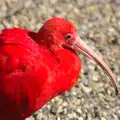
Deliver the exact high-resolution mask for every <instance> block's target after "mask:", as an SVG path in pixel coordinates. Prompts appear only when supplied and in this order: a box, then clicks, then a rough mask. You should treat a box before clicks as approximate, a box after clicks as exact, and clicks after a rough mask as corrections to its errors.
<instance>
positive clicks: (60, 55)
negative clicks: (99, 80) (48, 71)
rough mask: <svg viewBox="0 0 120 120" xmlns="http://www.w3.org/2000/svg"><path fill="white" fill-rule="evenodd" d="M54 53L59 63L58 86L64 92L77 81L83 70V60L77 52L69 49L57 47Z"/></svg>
mask: <svg viewBox="0 0 120 120" xmlns="http://www.w3.org/2000/svg"><path fill="white" fill-rule="evenodd" d="M54 53H55V57H56V60H57V61H58V63H59V69H57V70H58V71H57V73H58V75H57V76H56V79H57V81H56V86H57V88H59V89H58V90H59V92H60V93H63V92H65V91H66V90H68V89H70V88H71V87H72V86H73V85H74V84H75V83H76V82H77V80H78V76H79V73H80V70H81V61H80V58H79V56H78V55H77V54H76V53H74V52H73V51H70V50H68V49H64V48H61V49H60V48H59V49H58V48H56V49H54Z"/></svg>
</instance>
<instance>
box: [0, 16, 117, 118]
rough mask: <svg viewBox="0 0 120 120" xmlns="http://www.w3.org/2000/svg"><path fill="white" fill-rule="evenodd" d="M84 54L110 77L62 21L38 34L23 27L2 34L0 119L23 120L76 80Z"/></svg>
mask: <svg viewBox="0 0 120 120" xmlns="http://www.w3.org/2000/svg"><path fill="white" fill-rule="evenodd" d="M78 53H81V54H83V55H85V56H87V57H89V58H90V59H92V60H93V61H95V62H96V63H97V64H98V65H99V66H100V67H101V68H102V69H103V70H104V71H105V72H106V73H107V74H108V75H109V76H110V78H111V81H112V82H113V85H114V87H115V90H116V92H118V86H117V83H116V80H115V77H114V75H113V73H112V72H111V70H110V69H109V67H108V66H107V65H106V64H105V62H104V61H103V60H102V59H101V58H99V57H98V55H97V54H95V53H94V52H93V51H92V50H91V49H90V48H88V46H87V45H86V44H85V43H84V42H83V41H82V40H81V39H80V37H79V36H78V33H77V30H76V28H75V26H74V25H73V24H72V23H70V22H69V21H67V20H65V19H63V18H58V17H55V18H51V19H49V20H47V21H46V22H45V24H44V25H43V26H42V27H41V29H40V30H39V31H38V32H32V31H30V30H24V29H21V28H12V29H5V30H3V31H2V33H1V34H0V120H24V119H25V118H26V117H28V116H30V115H31V114H33V113H34V112H35V111H37V110H38V109H40V108H41V107H42V106H43V105H44V104H45V103H46V102H47V101H49V100H50V99H52V98H53V97H55V96H57V95H59V94H61V93H64V92H65V91H66V90H69V89H70V88H71V87H72V86H73V85H74V84H75V83H76V81H77V79H78V76H79V73H80V70H81V61H80V59H79V56H78Z"/></svg>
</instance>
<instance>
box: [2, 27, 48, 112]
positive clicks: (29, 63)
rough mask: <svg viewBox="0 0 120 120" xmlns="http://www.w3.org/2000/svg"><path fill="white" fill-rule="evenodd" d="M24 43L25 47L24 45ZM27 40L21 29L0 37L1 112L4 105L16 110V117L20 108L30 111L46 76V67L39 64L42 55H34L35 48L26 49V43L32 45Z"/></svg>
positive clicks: (5, 33)
mask: <svg viewBox="0 0 120 120" xmlns="http://www.w3.org/2000/svg"><path fill="white" fill-rule="evenodd" d="M21 36H22V37H21ZM23 39H24V40H23ZM21 41H22V42H21ZM26 41H28V43H26V44H27V45H28V47H27V46H25V44H24V42H26ZM30 41H31V39H30V38H28V37H27V36H26V34H25V32H23V31H22V30H21V31H19V30H17V31H15V29H11V30H6V31H3V33H2V34H0V110H2V111H6V109H5V106H7V107H8V109H7V110H8V112H10V111H12V110H13V111H17V112H16V114H17V113H19V112H20V110H21V109H22V110H21V111H22V112H23V111H25V110H26V109H30V108H32V107H33V105H34V104H35V101H36V98H37V97H38V96H39V95H40V91H41V89H42V87H43V86H44V83H45V81H46V79H47V77H48V75H47V74H48V73H47V67H45V65H44V64H43V63H42V60H41V56H38V55H37V52H38V51H37V49H36V50H34V49H33V48H31V49H32V50H31V49H30V48H29V47H30V45H29V44H31V45H34V44H35V43H29V42H30ZM31 42H32V41H31ZM36 46H37V45H36ZM24 107H25V108H24ZM26 111H27V110H26Z"/></svg>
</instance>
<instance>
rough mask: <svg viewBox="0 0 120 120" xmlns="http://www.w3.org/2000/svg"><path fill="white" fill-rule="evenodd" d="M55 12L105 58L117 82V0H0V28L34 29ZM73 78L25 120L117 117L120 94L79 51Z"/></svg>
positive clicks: (119, 35)
mask: <svg viewBox="0 0 120 120" xmlns="http://www.w3.org/2000/svg"><path fill="white" fill-rule="evenodd" d="M51 16H60V17H64V18H66V19H69V20H70V21H71V22H73V23H74V24H75V25H76V26H77V28H78V30H79V31H80V35H81V37H82V38H83V39H84V41H85V42H86V43H87V44H88V45H89V46H90V47H91V48H92V49H93V50H94V51H96V52H97V53H98V54H99V55H100V56H102V58H103V59H104V60H105V61H106V62H107V63H108V65H109V66H110V67H111V69H112V71H113V72H114V74H115V76H116V78H117V82H118V83H119V84H120V0H111V1H110V0H26V1H25V0H0V31H1V30H2V29H4V28H11V27H15V26H18V27H22V28H25V29H31V30H34V31H37V30H39V28H40V27H41V25H42V22H43V21H44V20H46V19H48V18H50V17H51ZM81 59H82V61H83V69H82V73H81V75H80V78H79V81H78V82H77V84H76V85H75V86H74V87H73V88H72V89H71V90H70V91H68V92H66V93H65V94H63V95H61V96H58V97H56V98H54V99H52V100H51V101H50V102H48V103H47V104H46V105H45V106H44V107H43V108H42V109H41V110H39V111H38V112H36V113H35V114H34V115H33V116H31V117H30V118H28V119H29V120H34V119H36V120H120V95H119V96H116V95H115V92H114V89H113V87H112V86H111V84H110V82H109V78H108V77H107V76H106V75H105V74H104V73H103V71H102V70H101V69H99V67H97V66H95V65H94V64H92V63H91V62H90V61H88V60H87V59H86V58H85V57H84V56H81Z"/></svg>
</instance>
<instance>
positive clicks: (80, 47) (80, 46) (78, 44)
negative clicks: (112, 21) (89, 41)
mask: <svg viewBox="0 0 120 120" xmlns="http://www.w3.org/2000/svg"><path fill="white" fill-rule="evenodd" d="M72 49H73V50H75V51H76V52H79V53H82V54H83V55H85V56H87V57H88V58H90V59H91V60H93V61H94V62H96V63H97V64H98V65H99V66H100V67H101V68H102V69H103V70H104V71H105V72H106V73H107V75H108V76H109V77H110V78H111V82H112V83H113V86H114V88H115V91H116V94H118V91H119V90H118V85H117V82H116V80H115V76H114V75H113V73H112V71H111V70H110V68H109V67H108V66H107V65H106V63H105V62H104V61H103V60H102V59H101V58H100V57H99V56H98V55H97V54H96V53H95V52H93V51H92V50H91V49H90V48H89V47H88V46H87V45H86V44H85V43H84V42H83V40H81V38H80V37H77V39H76V41H75V43H74V44H73V46H72Z"/></svg>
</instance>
